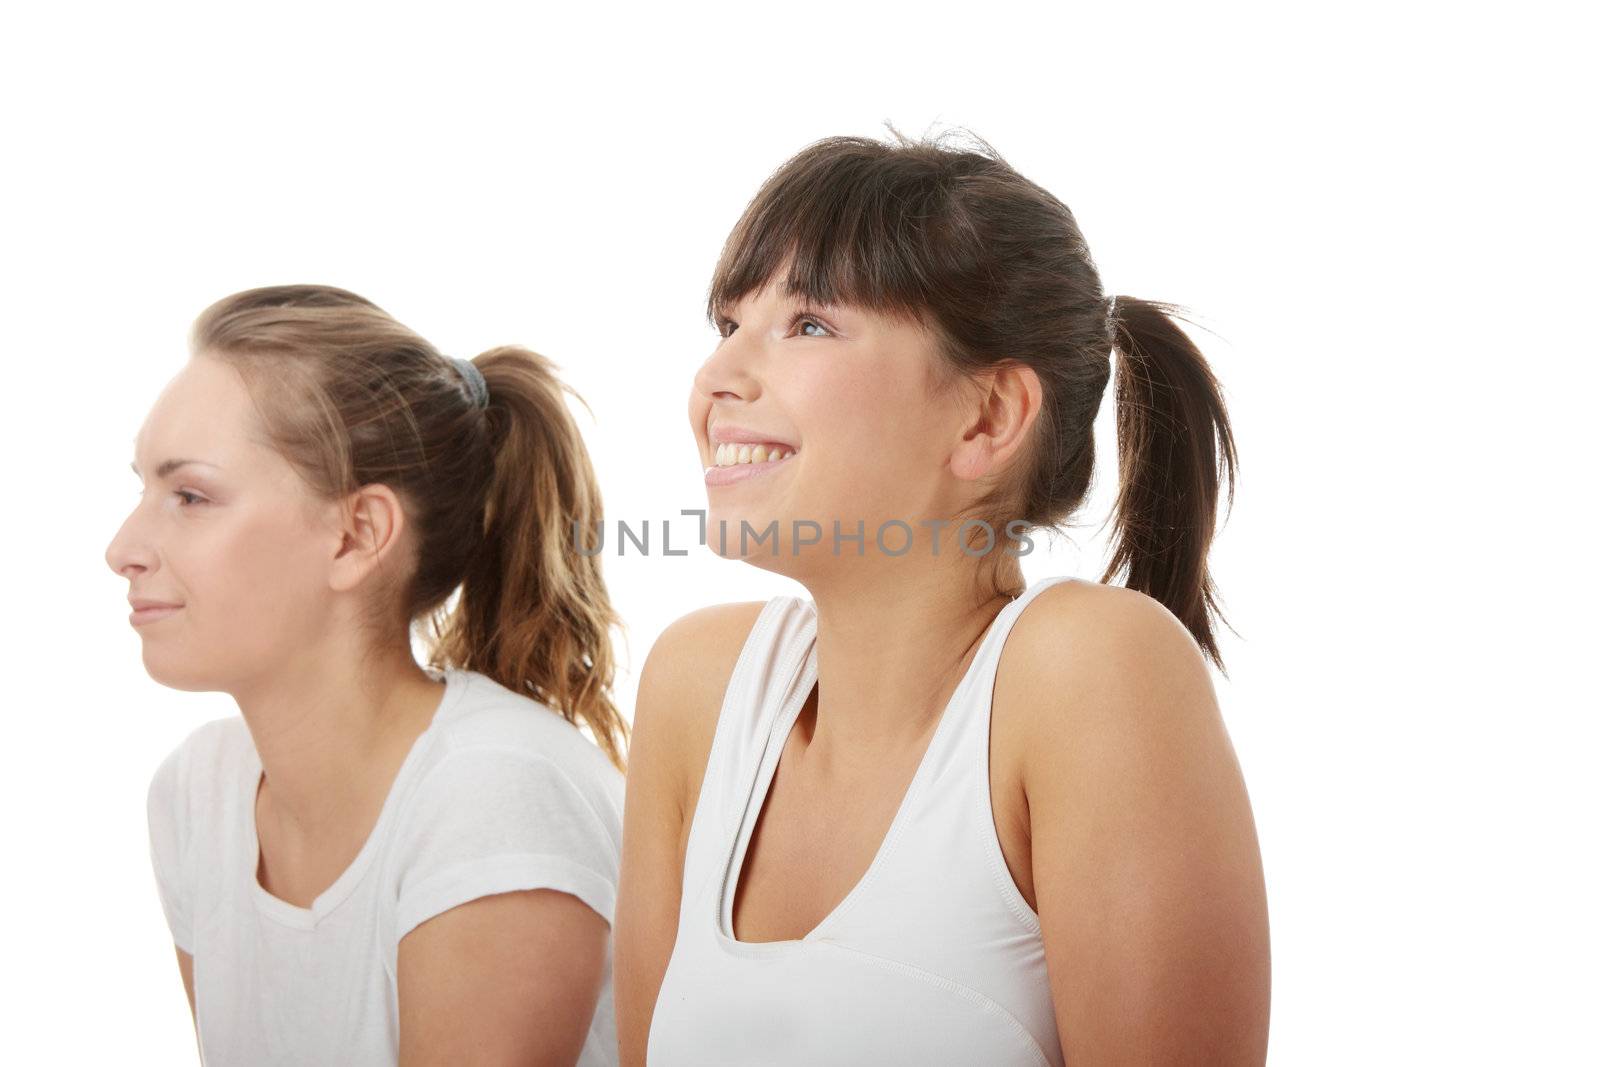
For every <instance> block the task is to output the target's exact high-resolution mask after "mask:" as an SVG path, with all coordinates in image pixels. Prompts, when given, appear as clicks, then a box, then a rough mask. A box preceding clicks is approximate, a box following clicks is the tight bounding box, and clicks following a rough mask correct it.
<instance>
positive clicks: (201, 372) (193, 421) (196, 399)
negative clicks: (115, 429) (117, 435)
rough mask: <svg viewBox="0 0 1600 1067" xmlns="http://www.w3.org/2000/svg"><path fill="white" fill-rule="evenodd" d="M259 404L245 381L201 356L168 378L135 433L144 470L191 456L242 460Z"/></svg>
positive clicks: (214, 460) (221, 461)
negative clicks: (252, 397)
mask: <svg viewBox="0 0 1600 1067" xmlns="http://www.w3.org/2000/svg"><path fill="white" fill-rule="evenodd" d="M255 417H256V416H255V409H254V406H253V404H252V403H251V401H250V394H249V391H248V390H247V389H246V388H245V386H244V382H243V380H242V379H241V378H240V377H239V375H238V372H236V371H235V370H234V369H233V368H232V367H229V366H228V365H227V364H225V363H223V362H221V361H220V360H216V359H209V358H203V357H197V358H194V359H191V360H189V362H188V363H186V364H185V365H184V367H183V369H182V370H180V371H179V372H178V373H177V374H176V375H174V376H173V378H172V379H171V380H170V381H169V382H167V384H166V385H165V386H164V387H163V388H162V390H161V393H160V394H159V395H158V396H157V397H156V400H155V403H154V404H152V405H151V407H150V411H149V414H147V415H146V416H145V420H144V423H143V424H142V425H141V426H140V428H139V433H138V435H137V436H136V437H135V438H134V455H135V457H136V460H137V462H138V464H139V468H140V470H141V471H143V470H145V469H146V468H150V469H153V468H154V465H155V464H158V463H161V462H163V461H165V460H168V459H172V458H176V457H186V458H194V459H203V460H205V461H207V462H209V463H215V464H217V465H219V466H229V465H230V464H229V462H228V461H229V460H230V459H231V460H232V461H233V464H232V465H237V464H239V463H241V462H242V461H243V460H244V459H245V458H246V455H247V453H248V452H250V451H251V446H250V438H249V432H250V430H251V428H252V427H253V426H254V425H255Z"/></svg>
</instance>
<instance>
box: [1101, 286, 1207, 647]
mask: <svg viewBox="0 0 1600 1067" xmlns="http://www.w3.org/2000/svg"><path fill="white" fill-rule="evenodd" d="M1112 306H1113V311H1112V328H1113V335H1112V336H1113V344H1114V346H1115V351H1116V353H1117V355H1118V359H1117V384H1116V406H1117V409H1116V419H1117V466H1118V470H1119V474H1120V485H1119V487H1118V491H1117V501H1116V505H1115V511H1114V514H1113V521H1114V526H1115V536H1114V538H1113V542H1112V554H1111V562H1110V563H1109V564H1108V566H1107V567H1106V572H1105V575H1104V577H1103V578H1102V579H1101V580H1102V581H1105V582H1110V581H1112V580H1114V579H1116V578H1117V577H1118V576H1119V575H1121V574H1122V573H1123V572H1126V580H1125V582H1124V583H1123V584H1125V585H1127V587H1128V588H1130V589H1137V590H1138V591H1139V592H1141V593H1144V594H1146V595H1148V596H1151V597H1154V598H1155V599H1156V600H1158V601H1160V602H1161V603H1162V604H1163V605H1165V606H1166V608H1167V610H1168V611H1171V612H1172V613H1173V615H1175V616H1177V618H1178V619H1179V621H1181V622H1182V623H1183V624H1184V626H1186V627H1187V628H1188V629H1189V632H1190V633H1191V634H1192V635H1194V638H1195V640H1196V642H1197V643H1198V644H1199V645H1200V649H1201V651H1202V652H1204V653H1205V654H1206V656H1208V657H1209V658H1210V659H1211V660H1212V661H1213V662H1214V663H1216V665H1217V666H1218V667H1219V668H1220V667H1222V666H1223V663H1222V656H1221V654H1220V652H1219V650H1218V648H1217V641H1216V635H1215V632H1214V631H1213V629H1212V626H1211V615H1212V614H1213V613H1214V614H1216V615H1217V617H1218V619H1219V620H1221V621H1223V623H1224V624H1225V625H1226V619H1223V618H1222V613H1221V609H1220V607H1219V605H1218V598H1217V593H1216V588H1215V586H1214V584H1213V582H1212V580H1211V574H1210V569H1209V567H1208V566H1207V564H1206V556H1207V553H1208V552H1209V550H1210V547H1211V538H1212V535H1213V533H1214V532H1215V528H1216V518H1217V500H1218V496H1219V491H1220V482H1221V480H1222V478H1223V477H1224V476H1226V478H1227V483H1228V505H1229V507H1230V508H1231V507H1232V505H1233V486H1234V480H1235V476H1236V471H1237V468H1238V463H1239V460H1238V455H1237V453H1236V451H1235V449H1234V442H1233V431H1232V428H1231V427H1230V426H1229V424H1228V412H1227V408H1226V406H1225V405H1224V404H1223V400H1222V389H1221V386H1219V385H1218V383H1217V380H1216V378H1215V376H1213V374H1212V373H1211V368H1210V367H1209V366H1207V364H1206V361H1205V358H1204V357H1203V356H1202V355H1201V354H1200V350H1199V349H1198V348H1196V347H1195V345H1194V342H1193V341H1191V340H1190V339H1189V337H1188V335H1187V334H1185V333H1184V332H1183V331H1182V330H1181V329H1179V328H1178V326H1177V325H1176V324H1175V323H1174V322H1173V318H1174V317H1181V316H1180V314H1179V313H1180V311H1181V310H1182V309H1180V308H1178V307H1177V306H1175V305H1172V304H1165V303H1162V302H1160V301H1154V300H1136V299H1134V298H1132V297H1126V296H1119V297H1114V298H1113V305H1112Z"/></svg>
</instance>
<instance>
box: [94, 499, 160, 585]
mask: <svg viewBox="0 0 1600 1067" xmlns="http://www.w3.org/2000/svg"><path fill="white" fill-rule="evenodd" d="M138 517H139V509H138V508H137V507H135V508H134V509H133V512H132V513H131V514H130V515H129V516H128V517H127V518H126V519H124V520H123V521H122V525H121V526H120V527H118V529H117V532H116V534H115V535H113V536H112V538H111V543H110V544H108V545H107V546H106V554H105V558H106V566H108V567H110V568H111V570H112V571H113V572H115V573H116V574H119V575H121V576H122V577H124V578H132V577H133V576H134V575H135V574H138V573H139V572H140V571H143V570H148V569H149V568H150V567H152V566H153V565H154V562H155V553H154V552H152V551H151V550H150V548H149V546H148V544H147V543H146V541H145V540H144V538H143V537H142V536H140V533H139V527H138V521H137V520H138Z"/></svg>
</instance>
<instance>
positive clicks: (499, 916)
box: [398, 889, 610, 1067]
mask: <svg viewBox="0 0 1600 1067" xmlns="http://www.w3.org/2000/svg"><path fill="white" fill-rule="evenodd" d="M609 933H610V930H609V928H608V926H607V925H606V921H605V919H604V918H602V917H601V916H600V914H599V913H598V912H596V911H595V910H594V909H593V908H591V907H589V906H588V905H587V904H585V903H584V902H583V901H581V900H579V899H578V898H577V897H575V896H573V895H572V894H570V893H565V892H561V891H558V890H554V889H528V890H519V891H516V892H509V893H499V894H495V895H492V896H486V897H479V898H477V899H476V900H472V901H470V902H468V903H466V904H461V905H458V906H456V907H454V908H451V909H450V910H448V911H445V912H443V913H441V914H439V915H436V916H434V917H432V918H430V919H428V920H426V921H425V922H423V923H421V924H419V925H418V926H416V927H415V928H414V929H412V930H411V932H410V933H408V934H406V935H405V936H404V937H403V938H401V939H400V948H399V963H398V967H399V981H398V985H399V1000H400V1063H401V1064H403V1065H405V1067H417V1065H421V1064H446V1063H448V1064H513V1063H515V1064H550V1065H555V1064H564V1065H570V1064H572V1063H575V1062H577V1059H578V1056H579V1053H580V1052H581V1051H582V1048H583V1043H584V1040H585V1039H586V1038H587V1036H588V1032H589V1027H590V1024H591V1022H592V1020H593V1018H594V1010H595V1005H596V1004H597V1003H598V1001H599V997H600V991H601V983H602V981H603V979H604V964H605V953H606V938H607V936H608V935H609Z"/></svg>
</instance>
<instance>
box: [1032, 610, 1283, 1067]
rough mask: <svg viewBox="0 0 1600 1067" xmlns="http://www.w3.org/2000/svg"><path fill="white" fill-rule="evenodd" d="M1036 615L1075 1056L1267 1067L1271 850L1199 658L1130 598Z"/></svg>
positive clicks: (1044, 882) (1052, 945)
mask: <svg viewBox="0 0 1600 1067" xmlns="http://www.w3.org/2000/svg"><path fill="white" fill-rule="evenodd" d="M1035 608H1036V609H1038V610H1037V614H1035V613H1034V612H1027V613H1024V616H1023V619H1019V621H1018V626H1017V629H1018V631H1019V632H1018V633H1017V634H1015V635H1014V638H1020V641H1019V646H1020V647H1019V648H1018V649H1017V650H1016V653H1017V655H1018V656H1019V657H1020V658H1021V662H1022V663H1023V664H1024V665H1025V667H1026V669H1025V670H1024V671H1023V672H1021V675H1020V677H1022V678H1023V679H1024V680H1023V681H1022V682H1021V683H1019V684H1021V685H1023V686H1025V687H1027V688H1028V689H1029V690H1030V691H1029V692H1027V693H1023V694H1020V695H1019V700H1020V704H1019V706H1024V707H1028V708H1030V709H1031V710H1030V712H1029V716H1028V719H1027V722H1028V727H1027V728H1028V733H1029V744H1028V746H1027V756H1026V757H1025V769H1024V772H1023V777H1024V786H1025V790H1026V794H1027V799H1028V810H1029V821H1030V827H1031V835H1032V855H1033V876H1034V882H1035V894H1036V897H1037V900H1038V913H1039V918H1040V922H1041V924H1042V927H1043V937H1044V948H1045V958H1046V962H1047V966H1048V969H1049V974H1050V984H1051V994H1052V999H1053V1002H1054V1006H1055V1015H1056V1023H1057V1029H1058V1032H1059V1034H1060V1039H1061V1047H1062V1052H1063V1053H1064V1055H1065V1057H1066V1060H1067V1062H1069V1063H1075V1062H1081V1063H1088V1064H1100V1063H1112V1062H1115V1063H1135V1062H1136V1063H1162V1064H1172V1063H1205V1064H1222V1063H1228V1064H1235V1063H1250V1064H1259V1063H1262V1062H1264V1060H1265V1057H1266V1042H1267V1016H1268V1006H1269V999H1270V959H1269V947H1268V936H1267V906H1266V891H1265V886H1264V880H1263V876H1262V868H1261V856H1260V848H1259V845H1258V842H1257V839H1256V831H1255V823H1254V819H1253V817H1252V815H1251V811H1250V801H1249V798H1248V796H1247V794H1246V791H1245V785H1244V779H1243V775H1242V774H1241V772H1240V768H1239V763H1238V759H1237V757H1236V756H1235V753H1234V750H1233V746H1232V743H1231V742H1230V740H1229V738H1228V733H1227V729H1226V727H1225V726H1224V724H1223V721H1222V716H1221V713H1220V711H1219V709H1218V707H1217V701H1216V696H1215V693H1214V691H1213V689H1212V685H1211V678H1210V674H1209V671H1208V669H1207V667H1206V664H1205V661H1204V659H1203V658H1202V656H1201V654H1200V650H1199V647H1198V646H1197V645H1196V644H1195V642H1194V640H1193V638H1192V637H1191V636H1190V635H1189V633H1188V631H1187V630H1185V629H1184V628H1183V626H1182V624H1181V623H1179V622H1178V620H1177V619H1176V618H1175V617H1173V616H1172V614H1171V613H1170V612H1168V611H1167V610H1166V609H1165V608H1164V607H1162V606H1161V605H1160V604H1159V603H1157V602H1156V601H1154V600H1152V599H1151V598H1149V597H1146V596H1144V595H1143V594H1141V593H1136V592H1133V591H1130V590H1125V589H1116V588H1114V587H1106V586H1094V587H1089V588H1083V587H1064V588H1063V589H1062V591H1061V593H1060V594H1058V595H1054V596H1052V595H1049V594H1042V595H1041V596H1040V597H1039V600H1038V602H1037V603H1036V605H1035ZM1029 615H1034V618H1032V619H1031V620H1028V623H1029V624H1028V625H1027V626H1026V627H1024V626H1023V621H1024V620H1027V619H1028V616H1029Z"/></svg>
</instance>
